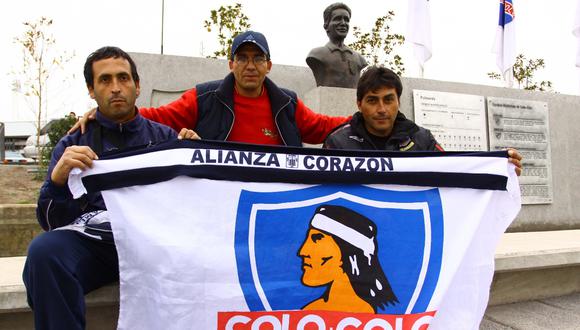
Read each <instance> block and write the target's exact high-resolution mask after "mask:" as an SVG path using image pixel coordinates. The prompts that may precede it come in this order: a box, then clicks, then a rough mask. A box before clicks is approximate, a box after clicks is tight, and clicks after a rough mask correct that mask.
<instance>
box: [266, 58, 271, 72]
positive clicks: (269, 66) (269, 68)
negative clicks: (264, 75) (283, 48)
mask: <svg viewBox="0 0 580 330" xmlns="http://www.w3.org/2000/svg"><path fill="white" fill-rule="evenodd" d="M267 65H268V73H269V72H270V70H272V61H268V63H267Z"/></svg>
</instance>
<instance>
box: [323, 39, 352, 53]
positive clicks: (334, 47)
mask: <svg viewBox="0 0 580 330" xmlns="http://www.w3.org/2000/svg"><path fill="white" fill-rule="evenodd" d="M326 48H328V50H330V52H331V53H332V52H335V51H339V52H343V53H344V52H348V53H351V54H353V52H352V49H350V48H348V47H347V46H346V45H343V46H342V47H338V46H337V45H335V44H333V43H332V42H331V41H329V42H327V43H326Z"/></svg>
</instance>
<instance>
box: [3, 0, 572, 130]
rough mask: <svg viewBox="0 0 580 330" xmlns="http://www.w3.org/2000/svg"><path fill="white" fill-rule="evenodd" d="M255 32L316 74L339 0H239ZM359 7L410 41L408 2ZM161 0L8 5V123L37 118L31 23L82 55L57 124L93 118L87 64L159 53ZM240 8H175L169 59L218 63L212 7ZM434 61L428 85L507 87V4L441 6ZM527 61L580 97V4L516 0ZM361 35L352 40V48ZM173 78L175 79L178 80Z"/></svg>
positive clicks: (280, 57)
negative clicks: (578, 16) (27, 59)
mask: <svg viewBox="0 0 580 330" xmlns="http://www.w3.org/2000/svg"><path fill="white" fill-rule="evenodd" d="M238 2H241V3H242V4H243V8H244V12H245V13H246V15H247V16H249V18H250V23H251V24H252V29H254V30H257V31H260V32H263V33H264V34H265V35H266V37H267V38H268V42H269V44H270V50H271V53H272V61H273V62H274V65H276V64H288V65H300V66H306V63H305V58H306V55H307V54H308V52H309V50H310V49H311V48H314V47H317V46H320V45H323V44H324V43H326V41H327V38H326V34H325V32H324V30H323V28H322V23H323V22H322V12H323V10H324V8H325V7H326V6H327V5H329V4H330V3H332V2H333V1H319V0H310V1H302V0H298V1H293V2H280V1H272V0H269V1H266V0H245V1H244V0H239V1H238ZM344 2H345V3H346V4H347V5H349V6H350V7H351V9H352V12H353V13H352V20H351V31H352V26H359V27H361V28H362V29H364V30H368V29H370V28H371V27H372V25H373V24H374V21H375V19H376V18H377V17H378V16H382V15H384V14H386V12H387V11H389V10H394V11H395V19H394V22H393V23H392V24H391V27H392V28H393V32H396V33H401V34H405V32H406V27H407V1H401V0H391V1H384V0H383V1H375V0H371V1H344ZM161 3H162V1H161V0H99V1H87V0H52V1H50V0H43V1H41V0H20V1H9V2H5V3H4V7H3V10H2V11H1V12H0V25H1V28H0V45H1V49H2V50H3V54H2V59H3V61H1V63H0V121H15V120H30V119H31V118H32V117H31V111H30V110H29V109H28V108H29V107H28V105H27V103H26V102H25V100H24V98H23V97H22V96H21V95H19V94H17V93H14V92H12V81H13V77H12V76H11V75H10V74H9V73H10V72H11V71H12V70H15V69H18V68H19V67H21V66H22V63H21V62H22V56H21V50H20V48H19V47H18V45H17V44H14V43H13V39H14V37H16V36H18V35H20V34H21V33H22V31H23V30H24V27H23V25H22V22H24V21H32V20H35V19H37V18H38V17H40V16H46V17H50V18H52V19H53V20H54V24H53V27H54V28H53V32H54V36H55V37H56V41H57V46H56V48H58V49H60V50H66V51H67V52H74V53H75V54H76V56H75V57H74V59H73V60H72V61H71V62H70V63H68V64H67V66H66V68H67V73H68V74H69V76H70V75H72V74H74V75H75V77H72V78H69V79H67V81H66V82H63V81H62V77H56V79H54V80H53V81H51V82H50V85H49V90H50V91H51V96H50V98H49V114H48V117H49V118H54V117H60V116H62V115H63V114H66V113H68V112H70V111H75V112H76V113H77V114H81V113H84V112H85V111H86V109H87V108H89V107H91V106H92V104H93V103H92V101H91V100H90V99H89V98H88V95H87V92H86V88H85V86H84V80H83V77H82V65H83V63H84V60H85V59H86V57H87V55H88V54H89V53H90V52H92V51H93V50H95V49H97V48H99V47H101V46H104V45H114V46H119V47H121V48H123V49H124V50H126V51H128V52H144V53H159V51H160V43H161ZM233 3H234V1H231V2H229V1H191V0H165V24H164V25H165V27H164V31H165V33H164V53H165V54H171V55H183V56H202V55H208V54H210V53H211V52H212V51H213V50H215V49H216V47H217V44H216V42H215V39H216V37H215V34H212V33H208V32H206V31H205V29H204V28H203V20H204V19H207V18H208V17H209V13H210V10H211V9H217V8H219V6H220V5H226V4H233ZM430 5H431V26H432V40H433V57H432V58H431V60H429V61H428V62H427V63H426V65H425V72H424V77H425V78H426V79H435V80H445V81H455V82H463V83H470V84H484V85H494V86H501V82H497V81H493V80H490V79H489V78H487V75H486V73H487V72H490V71H498V69H497V67H496V65H495V55H494V54H492V53H491V48H492V43H493V39H494V36H495V31H496V27H497V22H498V12H499V0H470V1H469V0H468V1H451V0H431V1H430ZM514 8H515V23H516V31H517V32H516V33H517V36H516V38H517V46H516V48H517V50H518V53H524V54H525V55H526V56H528V57H533V58H543V59H545V61H546V69H544V70H542V71H541V72H539V73H538V75H537V78H538V79H542V80H551V81H552V82H553V83H554V88H555V90H556V91H558V92H560V93H563V94H572V95H578V94H580V93H579V91H580V87H579V83H578V81H579V79H578V78H579V72H578V69H577V68H576V67H575V66H574V63H575V54H576V47H577V40H576V38H575V37H574V36H573V35H572V33H571V31H572V28H573V22H574V17H575V13H576V9H577V8H576V1H574V0H560V1H557V2H552V1H545V0H514ZM351 34H352V33H349V37H348V38H347V42H349V41H352V38H351ZM400 53H401V54H402V55H403V58H404V61H405V63H406V70H407V71H406V76H409V77H417V76H418V74H419V70H418V66H417V64H416V63H415V60H414V58H413V56H412V53H411V47H410V45H409V44H406V45H405V46H403V47H402V48H401V51H400ZM168 79H171V78H170V77H168Z"/></svg>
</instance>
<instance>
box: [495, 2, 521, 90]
mask: <svg viewBox="0 0 580 330" xmlns="http://www.w3.org/2000/svg"><path fill="white" fill-rule="evenodd" d="M514 18H515V15H514V5H513V0H500V4H499V23H498V26H497V32H496V35H495V41H494V46H493V52H494V53H495V54H496V56H497V58H496V63H497V67H498V68H499V70H500V72H501V74H502V75H503V77H504V80H505V82H506V85H507V86H508V87H512V85H513V72H512V69H513V66H514V64H515V63H516V30H515V25H514Z"/></svg>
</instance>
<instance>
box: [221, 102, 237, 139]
mask: <svg viewBox="0 0 580 330" xmlns="http://www.w3.org/2000/svg"><path fill="white" fill-rule="evenodd" d="M217 99H218V100H219V101H220V102H221V103H222V104H223V105H225V106H226V108H228V110H230V112H231V114H232V117H233V120H232V124H231V125H230V130H229V131H228V134H226V138H225V139H224V141H227V140H228V137H230V133H231V132H232V129H233V128H234V123H235V122H236V114H235V113H234V110H233V109H232V108H230V107H229V106H228V105H227V104H226V103H225V102H224V101H222V100H221V99H220V98H219V97H218V98H217Z"/></svg>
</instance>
